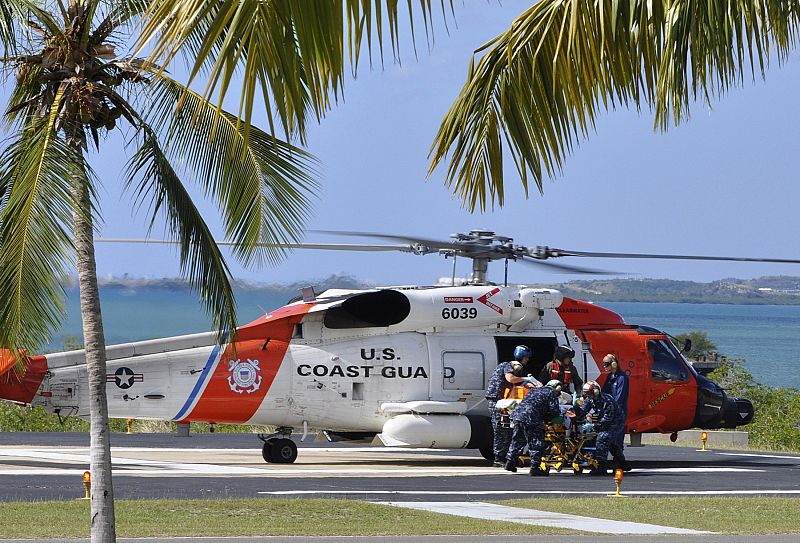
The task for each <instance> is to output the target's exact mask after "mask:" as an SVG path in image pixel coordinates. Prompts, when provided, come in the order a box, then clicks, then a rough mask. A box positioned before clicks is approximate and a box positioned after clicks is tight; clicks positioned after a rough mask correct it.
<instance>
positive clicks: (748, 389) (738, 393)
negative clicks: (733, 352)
mask: <svg viewBox="0 0 800 543" xmlns="http://www.w3.org/2000/svg"><path fill="white" fill-rule="evenodd" d="M709 378H710V379H711V380H712V381H714V382H716V383H717V384H718V385H720V386H721V387H722V388H724V389H725V392H726V394H728V395H729V396H731V397H734V398H736V397H741V398H747V399H748V400H750V401H751V402H753V407H755V411H756V414H755V417H754V419H753V422H752V423H750V424H749V425H747V426H745V427H744V429H745V430H747V432H748V433H749V440H750V444H751V445H753V446H754V447H756V448H759V449H770V450H777V451H800V389H798V388H794V387H792V388H776V387H771V386H767V385H762V384H761V383H758V382H756V381H755V380H754V379H753V376H752V375H751V374H750V373H749V372H748V371H747V370H745V369H744V367H743V366H742V363H741V361H740V360H727V361H725V363H723V365H722V366H720V367H719V368H717V369H716V370H714V371H713V372H711V373H710V374H709Z"/></svg>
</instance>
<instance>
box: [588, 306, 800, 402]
mask: <svg viewBox="0 0 800 543" xmlns="http://www.w3.org/2000/svg"><path fill="white" fill-rule="evenodd" d="M597 305H602V306H603V307H607V308H608V309H611V310H612V311H615V312H617V313H619V314H620V315H622V317H623V318H624V319H625V322H627V323H629V324H640V325H646V326H652V327H654V328H657V329H659V330H661V331H663V332H667V333H669V334H672V335H673V336H674V335H678V334H683V333H687V332H692V331H694V330H703V331H704V332H706V333H707V334H708V337H709V339H710V340H711V341H713V342H714V343H716V345H717V348H718V351H719V353H720V354H723V355H725V356H728V357H730V358H743V359H745V363H744V365H745V368H746V369H747V371H749V372H750V373H751V374H753V377H755V378H756V380H757V381H759V382H761V383H763V384H766V385H772V386H777V387H790V386H792V387H800V306H785V305H727V304H674V303H661V304H652V303H633V302H613V303H612V302H605V303H601V302H598V304H597Z"/></svg>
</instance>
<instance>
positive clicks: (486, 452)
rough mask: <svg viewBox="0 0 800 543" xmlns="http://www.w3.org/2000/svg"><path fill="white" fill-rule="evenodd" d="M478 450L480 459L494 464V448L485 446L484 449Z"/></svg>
mask: <svg viewBox="0 0 800 543" xmlns="http://www.w3.org/2000/svg"><path fill="white" fill-rule="evenodd" d="M478 450H479V451H480V453H481V456H482V457H484V458H485V459H486V460H488V461H489V462H494V446H492V445H486V446H485V447H481V448H480V449H478Z"/></svg>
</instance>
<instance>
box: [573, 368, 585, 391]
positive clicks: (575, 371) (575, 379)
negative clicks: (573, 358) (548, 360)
mask: <svg viewBox="0 0 800 543" xmlns="http://www.w3.org/2000/svg"><path fill="white" fill-rule="evenodd" d="M572 384H573V385H575V392H578V391H579V390H580V389H581V388H583V379H581V376H580V375H579V374H578V368H577V367H576V366H575V364H573V365H572Z"/></svg>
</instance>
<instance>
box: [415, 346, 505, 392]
mask: <svg viewBox="0 0 800 543" xmlns="http://www.w3.org/2000/svg"><path fill="white" fill-rule="evenodd" d="M493 347H494V346H493V345H492V341H491V338H480V337H477V338H476V337H464V336H441V335H438V334H437V335H436V336H433V335H429V336H428V355H429V360H430V370H431V377H430V387H431V388H430V396H431V400H438V401H447V402H454V401H466V400H472V399H475V400H477V399H483V396H484V391H485V390H486V380H487V379H488V378H489V375H490V374H491V370H492V369H493V368H494V364H495V362H494V349H493ZM487 372H489V373H487Z"/></svg>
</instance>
